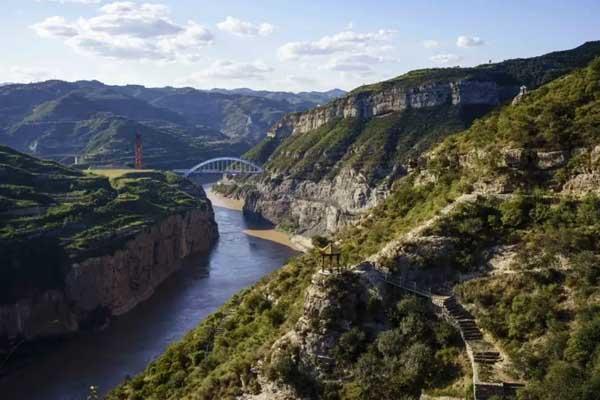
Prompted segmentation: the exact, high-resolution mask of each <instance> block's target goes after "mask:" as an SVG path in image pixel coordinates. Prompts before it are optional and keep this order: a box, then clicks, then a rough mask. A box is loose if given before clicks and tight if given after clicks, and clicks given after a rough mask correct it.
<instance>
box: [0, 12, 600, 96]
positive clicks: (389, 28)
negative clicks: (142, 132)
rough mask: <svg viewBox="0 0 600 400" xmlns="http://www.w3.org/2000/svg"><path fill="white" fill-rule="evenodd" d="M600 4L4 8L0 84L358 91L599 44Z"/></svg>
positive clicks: (0, 20)
mask: <svg viewBox="0 0 600 400" xmlns="http://www.w3.org/2000/svg"><path fill="white" fill-rule="evenodd" d="M598 15H600V1H598V0H571V1H562V0H552V1H547V0H544V1H540V0H536V1H534V0H520V1H516V0H502V1H495V0H479V1H476V0H472V1H458V0H419V1H408V0H371V1H365V0H360V1H355V0H345V1H329V0H320V1H312V0H301V1H294V2H290V1H285V0H253V1H248V0H219V1H208V0H156V1H151V0H149V1H147V2H146V1H120V2H115V1H111V0H2V14H1V15H0V33H1V35H0V45H1V49H2V58H1V59H0V82H32V81H39V80H45V79H51V78H57V79H64V80H70V81H72V80H80V79H98V80H101V81H103V82H106V83H112V84H126V83H135V84H144V85H147V86H166V85H171V86H194V87H198V88H203V89H207V88H213V87H225V88H235V87H251V88H255V89H268V90H292V91H300V90H327V89H331V88H334V87H339V88H342V89H352V88H354V87H356V86H359V85H361V84H364V83H370V82H376V81H380V80H383V79H388V78H392V77H394V76H397V75H400V74H402V73H404V72H407V71H409V70H412V69H416V68H424V67H434V66H454V65H461V66H470V65H477V64H480V63H484V62H487V61H488V60H490V59H491V60H493V61H501V60H504V59H507V58H514V57H528V56H533V55H538V54H543V53H546V52H550V51H554V50H561V49H568V48H572V47H575V46H578V45H580V44H582V43H583V42H585V41H588V40H598V39H600V24H599V23H598V20H597V18H598Z"/></svg>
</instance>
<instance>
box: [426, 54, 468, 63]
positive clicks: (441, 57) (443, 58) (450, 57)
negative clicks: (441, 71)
mask: <svg viewBox="0 0 600 400" xmlns="http://www.w3.org/2000/svg"><path fill="white" fill-rule="evenodd" d="M429 59H430V60H431V61H433V62H435V63H438V64H450V63H456V62H459V61H460V60H462V57H461V56H459V55H456V54H437V55H435V56H432V57H429Z"/></svg>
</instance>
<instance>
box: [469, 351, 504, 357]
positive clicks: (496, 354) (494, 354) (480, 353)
mask: <svg viewBox="0 0 600 400" xmlns="http://www.w3.org/2000/svg"><path fill="white" fill-rule="evenodd" d="M473 355H474V356H481V357H500V353H499V352H497V351H477V352H475V353H473Z"/></svg>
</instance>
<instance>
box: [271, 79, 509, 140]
mask: <svg viewBox="0 0 600 400" xmlns="http://www.w3.org/2000/svg"><path fill="white" fill-rule="evenodd" d="M516 90H517V89H516V88H515V87H514V86H508V87H501V86H499V85H498V84H497V83H496V82H494V81H477V80H469V79H458V80H455V81H448V82H436V83H427V84H423V85H418V86H408V87H405V86H402V87H392V88H390V89H385V90H382V91H378V92H362V93H358V94H350V95H348V96H345V97H343V98H341V99H338V100H334V101H333V102H331V103H330V104H328V105H326V106H323V107H317V108H315V109H312V110H309V111H306V112H301V113H293V114H288V115H286V116H284V117H283V118H282V119H281V121H279V122H278V123H277V124H275V125H274V126H273V127H272V128H271V130H270V131H269V133H268V135H269V136H271V137H281V136H283V137H287V136H290V135H297V134H302V133H307V132H310V131H312V130H314V129H318V128H320V127H322V126H323V125H325V124H327V123H329V122H331V121H333V120H335V119H336V118H365V119H366V118H373V117H377V116H381V115H385V114H389V113H393V112H399V111H404V110H406V109H407V108H413V109H419V108H426V107H436V106H441V105H445V104H452V105H489V106H495V105H497V104H499V103H500V101H501V100H502V99H505V98H506V97H507V96H510V95H511V94H512V93H515V92H516Z"/></svg>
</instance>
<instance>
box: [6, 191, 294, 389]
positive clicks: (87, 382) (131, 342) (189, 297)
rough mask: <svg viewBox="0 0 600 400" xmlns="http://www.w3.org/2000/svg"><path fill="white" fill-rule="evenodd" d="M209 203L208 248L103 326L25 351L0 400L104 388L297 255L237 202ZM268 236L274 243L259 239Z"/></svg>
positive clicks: (139, 367) (138, 368) (133, 371)
mask: <svg viewBox="0 0 600 400" xmlns="http://www.w3.org/2000/svg"><path fill="white" fill-rule="evenodd" d="M214 204H215V207H214V209H215V218H216V220H217V223H218V224H219V233H220V238H219V241H218V242H217V244H216V245H215V247H214V248H213V249H212V250H211V252H210V254H208V255H204V256H197V257H192V258H191V259H189V260H187V261H186V263H185V265H184V266H183V267H182V268H181V269H180V270H179V271H178V272H176V273H175V274H173V275H172V276H171V277H170V278H169V279H167V280H166V281H165V282H164V283H163V284H162V285H161V286H160V287H158V288H157V290H156V292H155V294H154V295H153V296H152V297H151V298H150V299H149V300H147V301H146V302H144V303H142V304H140V305H139V306H138V307H136V308H135V309H134V310H132V311H131V312H129V313H127V314H125V315H123V316H121V317H118V318H115V319H114V321H113V322H112V323H111V324H110V325H109V327H108V328H106V329H104V330H102V331H96V332H83V333H81V334H79V335H76V336H75V337H73V338H70V339H66V340H62V341H59V342H57V343H55V344H53V345H52V347H51V348H50V349H44V352H43V353H42V354H39V355H36V356H34V357H31V359H30V360H28V362H27V363H26V364H25V365H23V366H21V367H20V368H19V369H18V370H17V371H15V372H12V373H11V374H9V375H8V376H6V377H4V378H2V379H1V380H0V399H1V400H84V399H86V396H87V394H88V388H89V387H90V386H91V385H95V386H98V387H99V388H100V393H101V394H103V393H106V392H107V391H109V390H110V389H112V388H113V387H115V386H116V385H118V384H119V383H120V382H121V381H123V380H124V379H125V377H126V376H128V375H129V376H133V375H135V374H136V373H138V372H141V371H142V370H143V369H144V368H145V367H146V365H148V363H149V362H150V361H152V360H153V359H154V358H156V357H157V356H158V355H160V354H161V353H162V352H163V351H164V350H165V349H166V347H167V346H168V345H169V344H170V343H172V342H174V341H176V340H178V339H179V338H181V337H182V336H183V335H184V334H185V333H186V332H188V331H189V330H190V329H192V328H194V327H195V326H196V325H198V323H199V322H201V321H202V320H203V319H204V318H205V317H206V316H207V315H209V314H210V313H212V312H214V311H215V310H216V309H217V308H218V307H219V306H221V305H222V304H224V303H225V302H226V301H227V300H228V299H229V298H230V297H231V296H232V295H233V294H235V293H236V292H238V291H240V290H241V289H243V288H245V287H248V286H250V285H252V284H253V283H255V282H257V281H258V280H259V279H260V278H261V277H263V276H265V275H266V274H268V273H269V272H271V271H273V270H275V269H277V268H279V267H280V266H281V265H282V264H284V263H285V261H286V260H287V259H288V258H289V257H291V256H293V255H294V254H296V252H295V251H294V250H292V249H291V248H289V247H288V246H285V245H283V244H282V243H280V242H285V241H284V240H281V237H280V234H278V233H277V232H269V230H268V229H266V228H267V227H265V226H261V225H259V224H257V223H255V222H251V221H248V220H246V219H245V218H244V216H243V215H242V213H241V212H240V211H239V210H237V209H235V208H236V207H237V205H236V204H233V205H231V204H228V203H226V202H218V201H215V202H214ZM227 207H230V208H227ZM257 232H258V234H257ZM271 235H272V236H273V237H274V238H275V241H272V240H265V239H264V238H270V237H271Z"/></svg>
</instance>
